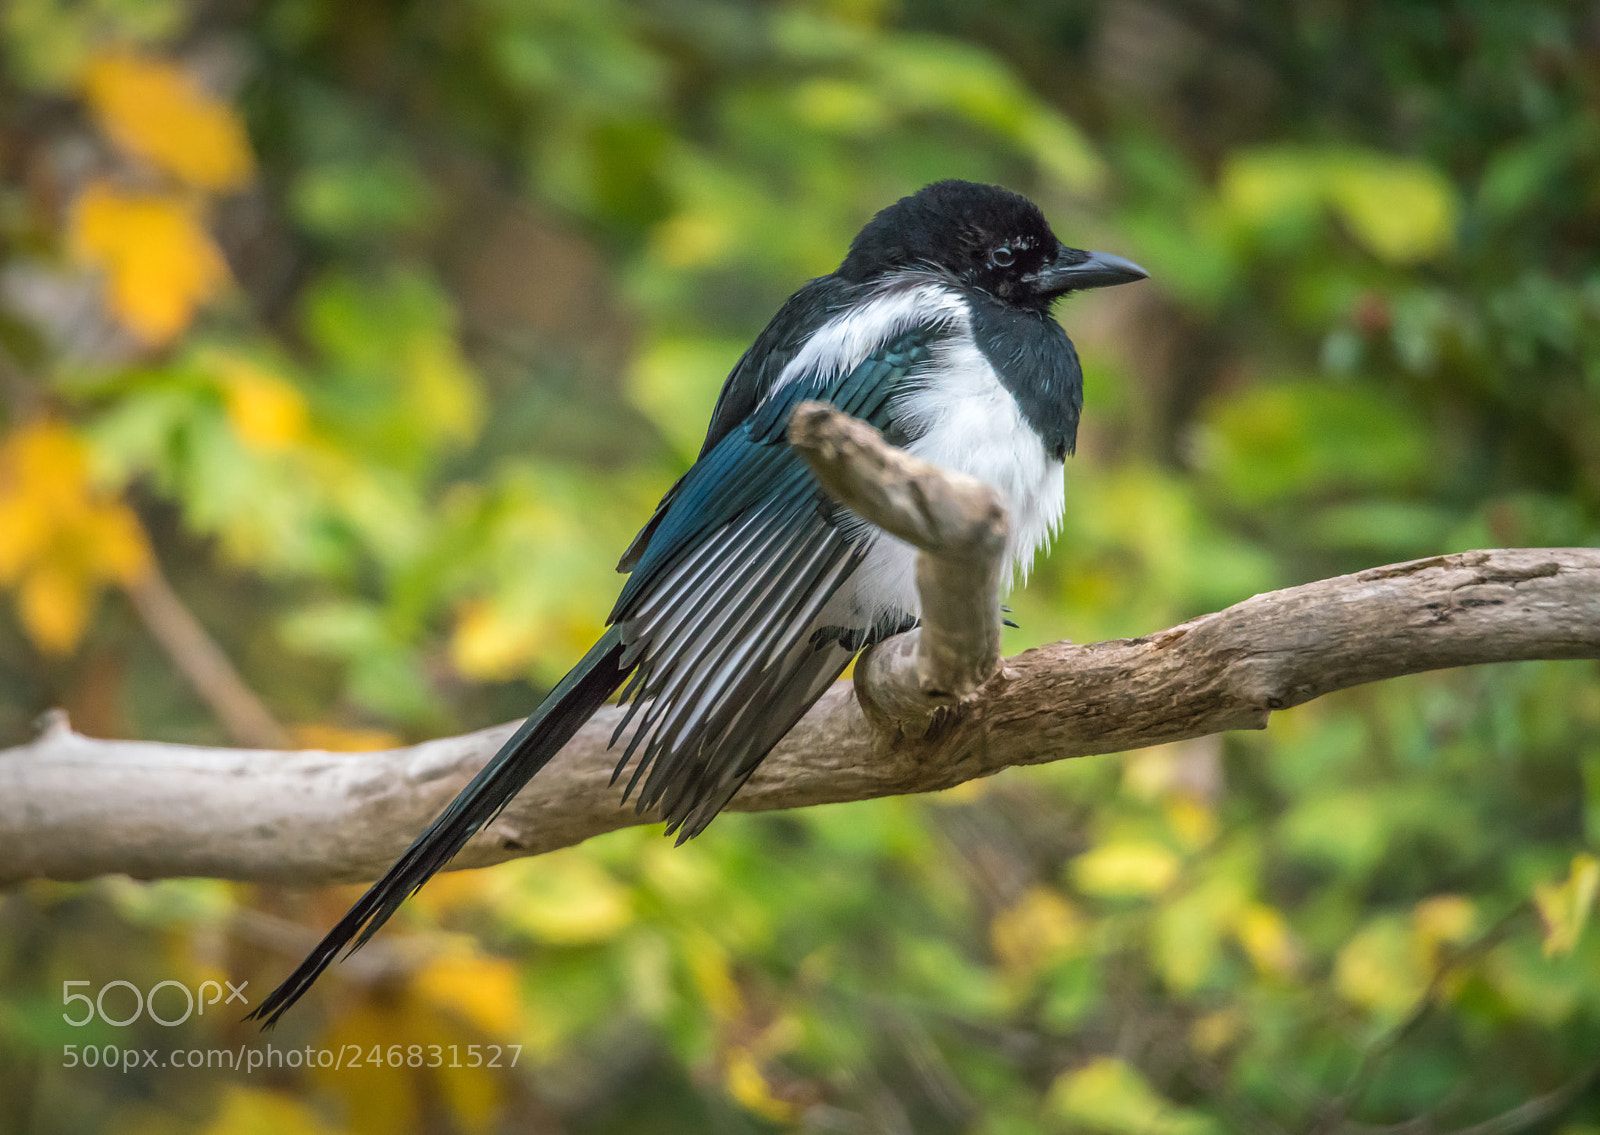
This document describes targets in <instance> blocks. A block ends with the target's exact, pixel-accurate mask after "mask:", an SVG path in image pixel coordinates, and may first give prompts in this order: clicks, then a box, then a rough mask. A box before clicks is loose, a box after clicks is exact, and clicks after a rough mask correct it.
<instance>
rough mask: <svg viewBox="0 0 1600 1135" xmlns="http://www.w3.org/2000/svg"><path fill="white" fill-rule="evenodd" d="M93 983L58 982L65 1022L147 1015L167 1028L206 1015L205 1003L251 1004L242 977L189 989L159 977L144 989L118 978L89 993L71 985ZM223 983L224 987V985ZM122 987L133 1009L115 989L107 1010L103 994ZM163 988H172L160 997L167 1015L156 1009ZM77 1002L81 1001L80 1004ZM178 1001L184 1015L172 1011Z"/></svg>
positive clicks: (120, 1021)
mask: <svg viewBox="0 0 1600 1135" xmlns="http://www.w3.org/2000/svg"><path fill="white" fill-rule="evenodd" d="M93 984H94V983H93V982H91V981H88V980H80V981H63V982H62V983H61V1004H62V1006H64V1011H63V1012H62V1014H61V1019H62V1020H63V1021H65V1022H67V1024H69V1025H74V1026H77V1027H80V1028H81V1027H82V1026H84V1025H87V1024H89V1023H91V1022H93V1021H99V1022H101V1023H102V1024H107V1025H112V1026H114V1027H116V1028H123V1027H125V1026H127V1025H131V1024H133V1023H134V1022H135V1021H137V1020H138V1019H139V1018H140V1017H148V1018H149V1019H150V1020H152V1021H154V1022H155V1023H156V1024H158V1025H166V1026H168V1027H169V1028H170V1027H172V1026H174V1025H181V1024H183V1022H185V1021H187V1020H188V1019H189V1018H190V1017H193V1016H201V1017H203V1016H205V1012H206V1006H207V1005H217V1004H222V1005H231V1004H233V1003H234V1002H235V1001H240V1002H243V1003H244V1005H245V1006H246V1007H248V1006H249V1004H250V1001H249V999H248V998H246V997H245V995H244V987H245V986H247V985H249V984H250V983H249V982H248V981H241V982H240V983H239V984H238V985H235V984H234V983H233V982H231V981H228V980H226V979H224V980H223V981H221V982H216V981H202V982H201V983H200V984H199V985H197V986H196V987H195V988H193V989H190V988H189V987H188V986H187V985H185V984H184V983H183V982H181V981H172V980H167V981H158V982H156V983H155V984H154V985H152V986H151V987H150V988H149V989H148V990H144V989H140V988H139V987H138V986H137V985H135V984H133V982H131V981H122V980H121V979H118V980H117V981H108V982H106V983H105V984H104V985H102V986H101V987H100V989H99V991H98V992H96V993H95V994H94V995H93V996H92V997H91V996H90V995H89V993H87V992H83V991H81V990H79V991H75V990H74V986H81V985H93ZM224 986H226V987H227V988H226V989H224V988H223V987H224ZM123 989H125V990H127V991H128V993H131V994H132V995H133V1011H132V1012H131V1013H128V1012H126V1010H127V1006H128V1001H127V995H126V994H122V993H118V994H117V995H116V996H115V997H113V998H112V1004H111V1007H110V1011H107V1006H106V994H107V993H110V992H111V991H112V990H123ZM162 990H172V992H169V993H167V994H165V995H164V996H163V997H162V1004H163V1006H164V1007H165V1009H166V1012H167V1014H168V1015H167V1016H162V1015H161V1013H159V1012H157V1011H156V994H158V993H160V992H161V991H162ZM208 993H209V994H210V996H209V997H207V994H208ZM180 997H181V998H182V1000H181V1002H180V1001H179V1000H177V999H178V998H180ZM80 1002H81V1005H80V1004H79V1003H80ZM180 1005H181V1007H182V1009H183V1015H182V1016H176V1015H174V1014H176V1012H177V1010H178V1008H179V1007H180ZM74 1013H76V1015H74Z"/></svg>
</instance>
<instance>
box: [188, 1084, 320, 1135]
mask: <svg viewBox="0 0 1600 1135" xmlns="http://www.w3.org/2000/svg"><path fill="white" fill-rule="evenodd" d="M337 1130H338V1129H337V1128H336V1127H334V1126H332V1125H331V1124H329V1123H326V1122H324V1121H323V1120H322V1118H321V1117H320V1116H319V1115H317V1113H316V1112H314V1111H312V1110H311V1109H310V1108H309V1107H307V1106H306V1105H305V1104H303V1103H301V1102H300V1101H299V1100H297V1099H293V1098H292V1097H290V1096H288V1095H286V1094H284V1093H283V1092H267V1091H260V1090H257V1089H254V1088H242V1087H238V1086H236V1085H229V1086H227V1087H225V1088H224V1089H223V1092H222V1103H221V1105H220V1106H219V1107H218V1108H217V1113H216V1115H214V1116H212V1119H211V1122H210V1123H208V1124H207V1125H206V1126H205V1128H204V1135H333V1133H334V1132H335V1131H337Z"/></svg>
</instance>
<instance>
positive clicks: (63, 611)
mask: <svg viewBox="0 0 1600 1135" xmlns="http://www.w3.org/2000/svg"><path fill="white" fill-rule="evenodd" d="M89 592H90V586H89V585H88V583H87V582H86V581H85V580H84V579H83V578H82V577H80V576H78V575H76V574H75V573H72V572H70V571H63V570H62V569H61V568H60V567H58V566H55V565H53V564H45V565H42V566H40V567H36V568H34V569H33V570H32V571H30V572H29V573H28V574H27V576H26V577H25V578H24V579H23V581H22V586H21V587H19V588H18V589H17V613H18V615H20V616H21V618H22V626H23V629H24V630H26V631H27V632H28V637H29V638H30V639H32V640H33V642H34V645H35V646H37V647H39V648H40V649H41V650H43V651H44V652H45V653H47V654H65V653H66V652H67V651H69V650H71V649H72V648H73V647H74V646H75V645H77V642H78V639H79V638H80V637H81V636H82V635H83V628H84V627H85V626H86V625H87V624H88V622H89V599H90V594H89Z"/></svg>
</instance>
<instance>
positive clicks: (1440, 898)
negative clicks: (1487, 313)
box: [1411, 895, 1478, 965]
mask: <svg viewBox="0 0 1600 1135" xmlns="http://www.w3.org/2000/svg"><path fill="white" fill-rule="evenodd" d="M1477 919H1478V912H1477V908H1476V907H1474V906H1473V905H1472V900H1471V899H1469V898H1467V897H1465V896H1464V895H1434V896H1432V897H1431V898H1425V899H1423V900H1422V901H1421V902H1419V903H1418V904H1417V905H1416V906H1415V907H1414V908H1413V909H1412V911H1411V928H1412V931H1411V932H1412V934H1413V935H1415V937H1416V942H1417V947H1418V949H1419V950H1420V951H1421V954H1422V956H1423V957H1424V958H1425V959H1427V961H1428V963H1429V964H1430V965H1437V964H1438V962H1439V960H1440V959H1439V947H1440V946H1442V945H1454V944H1455V943H1457V942H1462V941H1465V940H1466V938H1467V936H1468V935H1469V934H1471V933H1472V929H1473V926H1474V925H1475V924H1476V922H1477Z"/></svg>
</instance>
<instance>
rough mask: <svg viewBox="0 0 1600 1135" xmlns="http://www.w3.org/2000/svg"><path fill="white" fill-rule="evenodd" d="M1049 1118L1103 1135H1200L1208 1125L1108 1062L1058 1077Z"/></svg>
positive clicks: (1139, 1078)
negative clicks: (1055, 1117)
mask: <svg viewBox="0 0 1600 1135" xmlns="http://www.w3.org/2000/svg"><path fill="white" fill-rule="evenodd" d="M1048 1107H1049V1109H1050V1111H1051V1113H1052V1114H1054V1115H1057V1116H1059V1117H1060V1118H1062V1119H1064V1120H1066V1121H1068V1122H1069V1123H1071V1124H1073V1125H1074V1127H1075V1128H1087V1129H1089V1130H1093V1131H1100V1132H1104V1133H1106V1135H1204V1133H1206V1132H1210V1131H1212V1130H1213V1125H1212V1124H1211V1122H1210V1121H1209V1120H1207V1119H1206V1118H1205V1117H1204V1116H1202V1115H1197V1114H1195V1113H1194V1112H1191V1111H1188V1110H1186V1109H1184V1108H1180V1107H1178V1106H1176V1105H1175V1104H1172V1103H1169V1102H1168V1101H1167V1100H1165V1099H1163V1098H1162V1097H1161V1096H1159V1095H1157V1094H1156V1092H1155V1091H1154V1090H1153V1089H1152V1088H1151V1087H1150V1085H1149V1084H1148V1083H1146V1082H1145V1079H1144V1077H1143V1076H1141V1075H1139V1073H1138V1071H1136V1070H1135V1069H1133V1068H1131V1067H1129V1066H1128V1065H1127V1064H1124V1063H1123V1062H1122V1061H1121V1060H1118V1059H1116V1058H1115V1057H1111V1056H1102V1057H1098V1058H1096V1059H1094V1060H1091V1061H1090V1062H1089V1063H1088V1064H1086V1065H1084V1066H1083V1067H1082V1068H1078V1069H1075V1070H1073V1071H1071V1072H1063V1073H1062V1074H1061V1075H1060V1076H1058V1077H1056V1081H1055V1083H1054V1084H1052V1085H1051V1087H1050V1094H1049V1097H1048Z"/></svg>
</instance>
